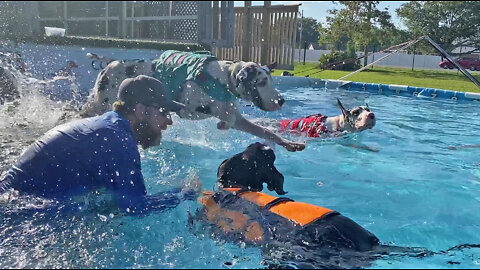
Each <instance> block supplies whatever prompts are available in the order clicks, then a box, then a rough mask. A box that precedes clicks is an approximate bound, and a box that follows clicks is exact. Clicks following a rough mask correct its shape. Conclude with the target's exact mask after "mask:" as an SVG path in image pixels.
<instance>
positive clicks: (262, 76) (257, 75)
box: [231, 62, 285, 111]
mask: <svg viewBox="0 0 480 270" xmlns="http://www.w3.org/2000/svg"><path fill="white" fill-rule="evenodd" d="M235 65H236V66H235V68H234V69H233V72H232V74H231V75H232V76H233V77H234V81H235V83H236V85H235V87H236V89H235V91H236V92H237V93H238V95H239V96H240V98H242V99H244V100H247V101H251V102H253V104H255V106H257V107H259V108H260V109H262V110H264V111H275V110H279V109H280V108H281V107H282V105H283V103H285V100H284V99H283V98H282V96H281V95H280V93H278V92H277V91H276V90H275V89H274V88H273V81H272V76H271V72H272V71H273V69H274V68H275V67H276V65H277V63H276V62H275V63H273V64H270V65H267V66H260V65H258V64H257V63H254V62H237V63H235Z"/></svg>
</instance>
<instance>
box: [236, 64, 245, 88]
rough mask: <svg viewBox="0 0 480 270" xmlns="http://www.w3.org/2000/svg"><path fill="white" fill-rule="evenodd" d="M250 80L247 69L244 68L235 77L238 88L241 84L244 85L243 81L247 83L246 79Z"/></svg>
mask: <svg viewBox="0 0 480 270" xmlns="http://www.w3.org/2000/svg"><path fill="white" fill-rule="evenodd" d="M247 78H248V71H247V69H246V68H242V69H241V70H240V71H239V72H238V74H237V76H236V77H235V79H236V80H237V85H236V87H238V86H239V85H240V83H242V82H243V81H245V80H246V79H247Z"/></svg>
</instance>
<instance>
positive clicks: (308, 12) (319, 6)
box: [234, 1, 408, 29]
mask: <svg viewBox="0 0 480 270" xmlns="http://www.w3.org/2000/svg"><path fill="white" fill-rule="evenodd" d="M244 3H245V1H234V5H235V6H236V7H243V6H244ZM404 3H408V1H380V3H379V5H378V8H379V9H380V10H384V9H385V8H388V11H389V12H390V15H391V16H392V22H393V24H395V26H397V28H400V29H405V25H404V24H403V23H402V22H401V21H400V19H399V18H398V16H397V14H396V12H395V10H396V9H397V8H399V7H400V6H401V5H402V4H404ZM298 4H301V6H300V7H299V11H300V12H302V10H303V16H304V17H312V18H314V19H316V20H317V21H319V22H321V23H322V24H324V23H325V22H326V19H325V18H326V17H327V16H328V15H329V13H328V10H329V9H335V8H336V9H340V8H341V7H343V6H342V5H340V4H335V3H333V1H272V5H298ZM252 5H253V6H263V1H252Z"/></svg>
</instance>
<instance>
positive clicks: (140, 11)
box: [24, 1, 235, 47]
mask: <svg viewBox="0 0 480 270" xmlns="http://www.w3.org/2000/svg"><path fill="white" fill-rule="evenodd" d="M29 5H31V6H34V9H35V10H36V12H33V13H31V14H24V16H27V17H29V16H30V17H38V27H37V28H38V29H39V30H38V31H40V32H42V31H43V27H44V26H52V27H61V28H65V29H66V33H67V35H73V36H102V37H115V38H126V39H148V40H159V41H169V42H192V43H201V44H206V45H211V44H212V43H215V44H216V46H227V47H232V46H233V34H234V28H233V24H234V20H235V18H234V11H233V8H234V7H233V1H79V2H77V1H31V2H29ZM215 8H216V9H217V10H218V9H219V8H220V9H221V14H220V15H221V16H216V17H215V16H212V13H213V12H214V11H213V10H214V9H215ZM215 20H216V21H215ZM220 20H221V23H220ZM214 27H216V30H217V32H220V33H222V35H218V34H217V35H215V33H214Z"/></svg>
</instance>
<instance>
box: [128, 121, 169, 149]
mask: <svg viewBox="0 0 480 270" xmlns="http://www.w3.org/2000/svg"><path fill="white" fill-rule="evenodd" d="M134 129H135V130H136V134H137V136H136V140H137V142H139V143H140V145H141V146H142V148H143V149H147V148H149V147H151V146H156V145H158V144H159V143H160V140H161V139H162V133H157V132H155V131H154V130H153V129H152V128H151V127H150V125H148V124H142V123H138V124H137V125H135V127H134Z"/></svg>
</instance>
